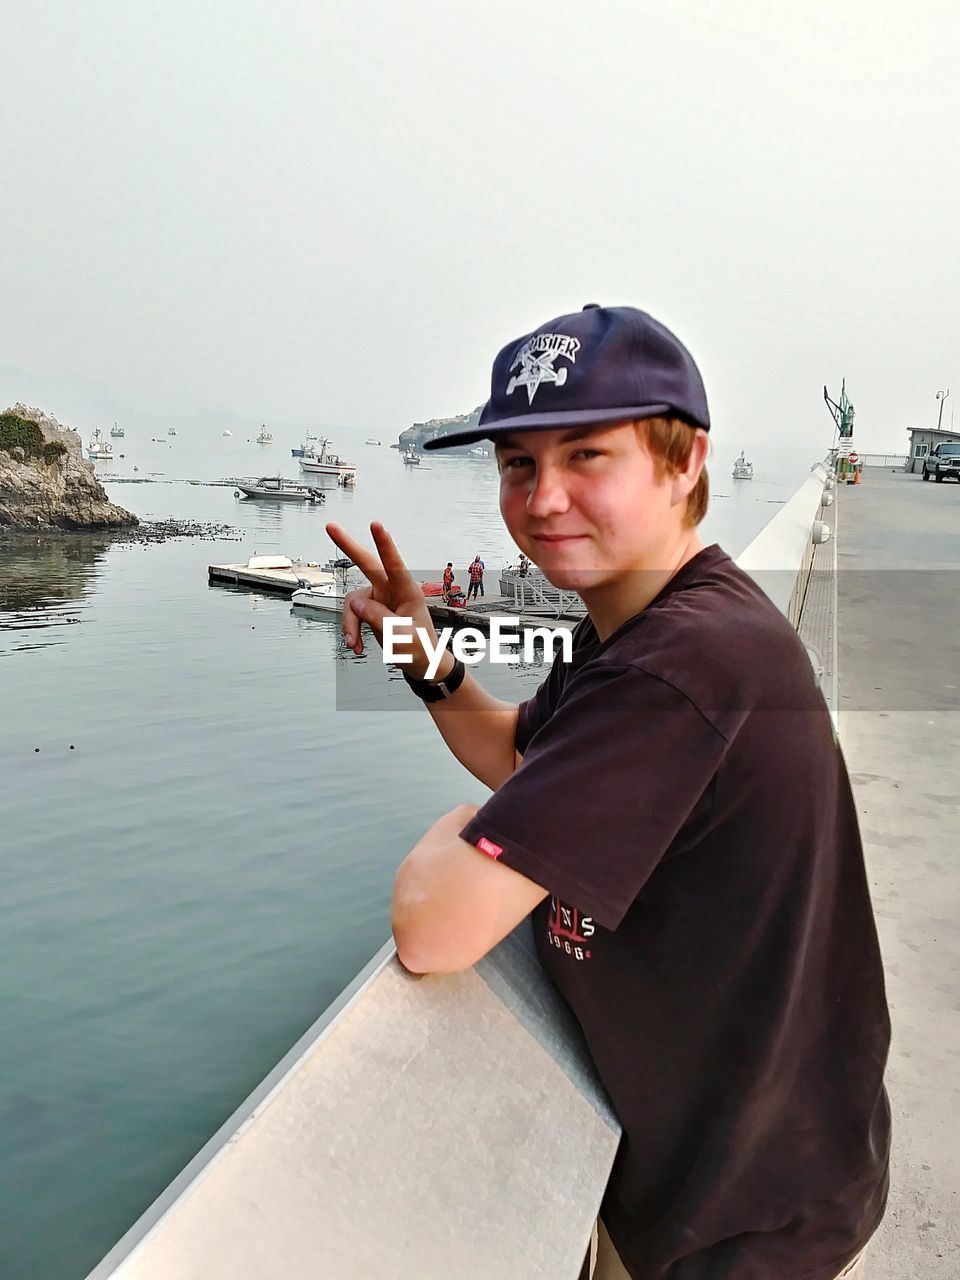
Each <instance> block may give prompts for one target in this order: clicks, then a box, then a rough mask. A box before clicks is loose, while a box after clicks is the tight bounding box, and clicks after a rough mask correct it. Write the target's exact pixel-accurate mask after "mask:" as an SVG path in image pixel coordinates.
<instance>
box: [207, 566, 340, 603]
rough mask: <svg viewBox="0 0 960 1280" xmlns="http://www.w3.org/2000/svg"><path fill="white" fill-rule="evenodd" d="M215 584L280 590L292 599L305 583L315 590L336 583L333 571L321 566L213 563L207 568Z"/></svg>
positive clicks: (262, 589) (261, 589)
mask: <svg viewBox="0 0 960 1280" xmlns="http://www.w3.org/2000/svg"><path fill="white" fill-rule="evenodd" d="M207 574H208V576H209V579H210V581H211V582H227V583H229V584H230V585H231V586H233V587H257V588H258V589H259V590H260V591H278V592H280V593H281V594H282V595H287V596H292V595H293V593H294V591H296V589H297V588H298V587H299V585H300V583H301V581H303V582H309V583H310V585H311V587H322V586H323V585H324V583H327V582H332V581H333V574H332V573H331V572H330V570H329V569H321V568H320V566H319V565H317V564H313V563H312V562H311V563H305V562H303V561H299V560H298V561H294V563H293V566H292V568H290V569H251V568H250V566H249V565H246V564H211V565H208V566H207Z"/></svg>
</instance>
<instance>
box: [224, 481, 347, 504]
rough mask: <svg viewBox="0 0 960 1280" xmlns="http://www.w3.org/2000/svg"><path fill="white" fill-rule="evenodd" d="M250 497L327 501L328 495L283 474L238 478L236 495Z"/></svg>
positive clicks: (293, 500)
mask: <svg viewBox="0 0 960 1280" xmlns="http://www.w3.org/2000/svg"><path fill="white" fill-rule="evenodd" d="M241 494H243V495H245V496H246V497H248V498H282V499H284V500H286V501H288V502H325V501H326V495H325V494H324V493H323V492H322V491H321V490H320V489H314V488H312V486H310V485H308V484H299V483H298V482H297V481H296V480H285V479H284V478H283V476H261V477H260V479H259V480H238V481H237V488H236V490H235V491H234V496H235V497H237V498H239V497H240V495H241Z"/></svg>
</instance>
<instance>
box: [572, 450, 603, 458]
mask: <svg viewBox="0 0 960 1280" xmlns="http://www.w3.org/2000/svg"><path fill="white" fill-rule="evenodd" d="M573 456H574V457H575V458H599V457H600V450H599V449H578V450H577V451H576V453H575V454H574V455H573Z"/></svg>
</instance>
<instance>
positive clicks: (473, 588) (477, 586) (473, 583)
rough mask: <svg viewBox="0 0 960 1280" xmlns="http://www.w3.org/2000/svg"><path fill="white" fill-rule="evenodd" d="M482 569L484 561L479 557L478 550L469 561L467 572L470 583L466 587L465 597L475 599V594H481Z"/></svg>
mask: <svg viewBox="0 0 960 1280" xmlns="http://www.w3.org/2000/svg"><path fill="white" fill-rule="evenodd" d="M483 570H484V563H483V561H482V560H481V559H480V552H479V551H478V552H477V554H476V555H475V556H474V557H473V559H472V560H471V561H470V567H469V569H468V570H467V572H468V573H469V575H470V585H469V586H468V587H467V599H468V600H470V599H471V598H472V599H474V600H475V599H476V598H477V595H478V594H479V595H481V596H482V595H483Z"/></svg>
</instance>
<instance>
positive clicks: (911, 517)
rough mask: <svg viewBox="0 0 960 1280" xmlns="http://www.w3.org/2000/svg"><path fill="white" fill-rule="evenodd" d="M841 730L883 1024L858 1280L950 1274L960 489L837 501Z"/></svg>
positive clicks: (958, 1041)
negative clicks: (865, 1237)
mask: <svg viewBox="0 0 960 1280" xmlns="http://www.w3.org/2000/svg"><path fill="white" fill-rule="evenodd" d="M837 506H838V517H837V523H838V529H837V534H838V543H837V546H838V555H839V565H838V567H839V586H838V604H839V637H838V649H839V694H840V698H839V722H840V738H841V743H842V746H843V750H844V754H845V756H846V759H847V764H848V767H849V769H850V774H851V777H852V780H853V785H854V791H855V794H856V801H857V808H858V811H859V814H860V824H861V829H862V832H863V839H864V847H865V851H866V857H867V870H868V874H869V877H870V887H871V892H872V894H873V901H874V907H875V910H876V914H877V923H878V927H879V931H880V942H881V946H882V949H883V955H884V963H885V969H886V976H887V991H888V996H889V1000H890V1009H891V1017H892V1020H893V1045H892V1048H891V1054H890V1067H889V1072H888V1088H889V1092H890V1101H891V1107H892V1111H893V1162H892V1175H891V1190H890V1201H889V1207H888V1209H887V1215H886V1218H885V1221H884V1223H883V1226H882V1227H881V1229H880V1232H879V1234H878V1236H877V1238H876V1239H875V1241H874V1243H873V1245H872V1247H871V1249H870V1253H869V1255H868V1259H869V1260H868V1264H867V1265H868V1269H869V1275H870V1280H901V1278H902V1277H903V1276H911V1277H914V1278H915V1280H955V1277H956V1276H957V1275H960V1213H958V1210H960V1205H958V1198H960V1197H958V1191H960V1018H958V1010H960V863H958V860H957V856H956V851H957V847H958V844H960V572H958V571H960V486H957V485H954V484H950V483H946V484H941V485H935V484H923V483H922V481H921V479H920V476H918V475H917V476H914V475H906V474H890V473H884V472H881V471H879V470H871V471H870V472H868V473H866V475H865V479H864V481H863V483H862V484H860V485H857V486H846V485H841V486H838V504H837Z"/></svg>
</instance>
